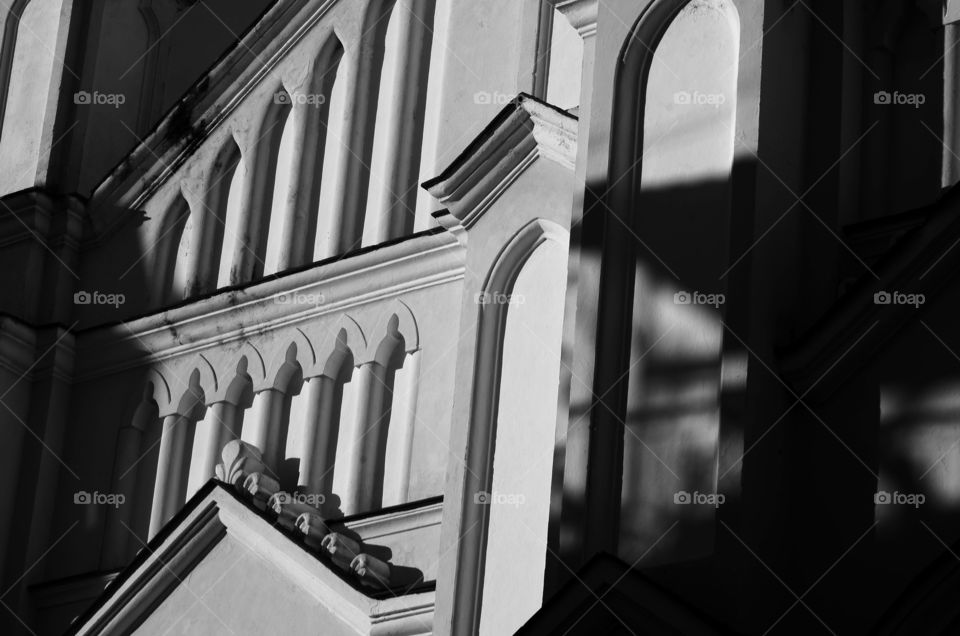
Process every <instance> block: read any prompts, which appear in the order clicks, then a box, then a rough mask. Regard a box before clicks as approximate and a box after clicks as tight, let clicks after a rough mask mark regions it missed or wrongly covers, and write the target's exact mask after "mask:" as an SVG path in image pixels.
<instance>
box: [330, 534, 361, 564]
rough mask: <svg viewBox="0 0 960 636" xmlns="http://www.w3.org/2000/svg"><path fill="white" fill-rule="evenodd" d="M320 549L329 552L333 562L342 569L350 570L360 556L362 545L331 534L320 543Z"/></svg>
mask: <svg viewBox="0 0 960 636" xmlns="http://www.w3.org/2000/svg"><path fill="white" fill-rule="evenodd" d="M320 547H322V548H323V549H324V550H326V551H327V554H329V555H330V558H331V559H333V562H334V563H335V564H336V565H337V566H338V567H340V568H342V569H344V570H347V569H350V564H351V563H352V562H353V560H354V559H355V558H356V557H357V555H358V554H360V544H359V543H357V542H356V541H354V540H353V539H351V538H349V537H347V536H344V535H342V534H340V533H339V532H331V533H330V534H328V535H327V536H325V537H324V538H323V541H321V542H320Z"/></svg>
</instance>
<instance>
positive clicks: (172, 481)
mask: <svg viewBox="0 0 960 636" xmlns="http://www.w3.org/2000/svg"><path fill="white" fill-rule="evenodd" d="M200 375H201V374H200V371H199V369H194V370H193V372H191V374H190V379H189V381H188V383H187V386H186V389H185V391H184V393H183V395H182V396H181V397H180V400H179V402H177V407H176V410H175V411H174V412H172V413H170V414H168V415H165V416H164V418H163V424H162V430H161V433H160V444H159V449H158V452H157V472H156V478H155V480H154V484H153V497H152V501H153V504H152V508H151V511H150V528H149V537H150V538H151V539H152V538H153V537H154V536H156V534H157V532H159V531H160V529H161V528H162V527H163V525H164V524H165V523H166V522H167V521H169V520H170V518H171V517H173V515H174V514H176V512H177V510H179V509H180V508H181V507H182V506H183V504H184V502H186V498H187V484H188V481H189V478H190V466H191V464H192V463H193V462H192V461H191V459H192V455H193V439H194V431H195V430H196V423H197V422H198V421H202V420H203V418H204V415H205V413H206V405H205V394H204V390H203V387H202V386H201V385H200Z"/></svg>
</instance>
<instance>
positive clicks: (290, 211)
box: [277, 87, 328, 271]
mask: <svg viewBox="0 0 960 636" xmlns="http://www.w3.org/2000/svg"><path fill="white" fill-rule="evenodd" d="M307 90H315V89H314V88H309V87H308V88H307ZM295 96H297V97H296V103H295V104H294V106H293V112H292V113H291V115H290V116H291V117H293V121H292V122H291V125H292V126H293V130H292V131H291V132H292V133H293V163H292V167H291V173H290V189H289V190H288V191H287V196H286V199H285V201H286V206H285V208H284V212H283V215H284V217H283V224H282V227H283V229H282V232H283V238H282V240H281V242H280V255H279V260H278V262H277V270H278V271H282V270H284V269H288V268H290V267H296V266H298V265H303V264H304V263H308V262H310V260H311V259H312V257H313V240H314V238H315V236H316V233H317V230H316V228H317V206H318V205H319V198H320V176H321V175H320V172H321V170H322V168H323V142H324V140H325V138H326V135H325V134H324V131H325V124H326V119H327V117H326V113H327V110H328V106H327V104H326V100H322V101H323V102H324V103H323V104H319V103H317V102H318V101H320V100H319V99H317V96H316V95H315V94H308V95H298V94H296V93H295Z"/></svg>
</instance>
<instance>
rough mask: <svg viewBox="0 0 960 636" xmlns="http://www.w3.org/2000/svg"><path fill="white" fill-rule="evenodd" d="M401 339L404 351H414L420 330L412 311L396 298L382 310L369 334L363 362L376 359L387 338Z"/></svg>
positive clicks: (416, 347) (417, 345)
mask: <svg viewBox="0 0 960 636" xmlns="http://www.w3.org/2000/svg"><path fill="white" fill-rule="evenodd" d="M397 335H399V336H402V337H403V341H404V349H403V350H404V351H407V352H410V351H416V350H417V349H419V348H420V330H419V327H417V319H416V317H414V315H413V311H412V310H411V309H410V307H409V306H408V305H407V304H406V303H404V302H403V301H402V300H400V299H398V298H396V299H394V300H392V301H391V302H390V303H389V304H388V305H387V306H386V307H384V308H383V311H382V313H381V318H380V320H378V321H377V325H376V327H374V329H373V330H372V331H371V332H370V343H369V345H368V348H367V350H366V352H365V358H364V359H365V360H373V359H376V357H377V351H378V350H379V348H380V347H381V344H382V343H383V342H384V341H385V340H386V339H387V337H388V336H393V337H396V336H397Z"/></svg>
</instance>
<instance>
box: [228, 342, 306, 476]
mask: <svg viewBox="0 0 960 636" xmlns="http://www.w3.org/2000/svg"><path fill="white" fill-rule="evenodd" d="M302 387H303V370H302V369H301V367H300V363H299V362H297V345H296V344H294V343H291V344H290V346H289V347H287V350H286V354H285V357H284V362H283V363H282V364H281V365H280V367H279V369H277V371H276V374H275V375H274V377H273V380H272V382H271V383H270V386H269V387H268V388H265V389H263V390H261V391H260V392H259V393H257V394H256V395H255V396H254V398H253V403H252V406H251V409H250V413H249V414H248V416H246V417H245V418H244V426H243V428H242V429H241V433H240V439H242V440H243V441H245V442H249V443H251V444H253V445H254V446H256V447H257V448H259V449H260V450H261V451H263V461H264V464H266V466H267V468H268V469H269V471H270V472H271V474H270V476H271V477H273V478H274V479H276V480H277V481H279V482H280V485H281V486H282V487H283V488H284V489H285V490H287V491H289V492H292V491H293V489H294V488H295V487H296V485H297V478H298V475H299V470H300V465H299V457H290V456H288V455H287V441H288V436H289V431H290V422H291V405H292V402H293V400H294V399H295V398H296V396H297V395H299V394H300V390H301V388H302Z"/></svg>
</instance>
